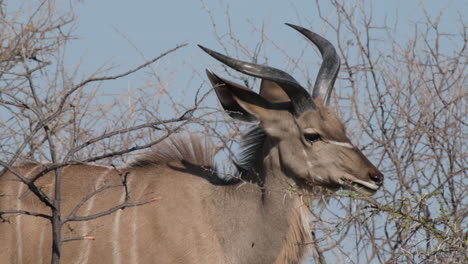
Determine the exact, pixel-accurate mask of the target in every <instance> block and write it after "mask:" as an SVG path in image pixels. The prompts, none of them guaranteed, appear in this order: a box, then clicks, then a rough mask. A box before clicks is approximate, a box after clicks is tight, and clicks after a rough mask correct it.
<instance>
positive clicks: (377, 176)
mask: <svg viewBox="0 0 468 264" xmlns="http://www.w3.org/2000/svg"><path fill="white" fill-rule="evenodd" d="M369 177H370V178H371V180H373V181H374V182H375V184H377V185H378V186H382V184H383V181H384V176H383V174H382V173H381V172H371V173H370V174H369Z"/></svg>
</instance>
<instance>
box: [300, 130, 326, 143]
mask: <svg viewBox="0 0 468 264" xmlns="http://www.w3.org/2000/svg"><path fill="white" fill-rule="evenodd" d="M304 138H305V139H307V141H309V142H311V143H313V142H317V141H319V140H321V139H322V136H320V134H319V133H315V132H314V133H304Z"/></svg>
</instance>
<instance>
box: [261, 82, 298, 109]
mask: <svg viewBox="0 0 468 264" xmlns="http://www.w3.org/2000/svg"><path fill="white" fill-rule="evenodd" d="M260 95H261V96H262V97H263V98H265V99H267V100H268V101H270V102H272V103H285V102H291V99H289V96H288V95H287V94H286V92H285V91H284V90H283V88H281V86H279V85H278V84H277V83H275V82H273V81H269V80H265V79H264V80H262V83H261V84H260Z"/></svg>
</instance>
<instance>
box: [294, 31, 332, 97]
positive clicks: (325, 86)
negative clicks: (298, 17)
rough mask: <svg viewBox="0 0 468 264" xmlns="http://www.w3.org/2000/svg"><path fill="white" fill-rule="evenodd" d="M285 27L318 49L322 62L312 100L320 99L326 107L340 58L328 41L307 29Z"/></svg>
mask: <svg viewBox="0 0 468 264" xmlns="http://www.w3.org/2000/svg"><path fill="white" fill-rule="evenodd" d="M286 25H288V26H290V27H292V28H294V29H295V30H297V31H299V32H300V33H301V34H302V35H304V36H305V37H306V38H308V39H309V40H311V41H312V42H313V43H314V44H315V46H317V48H318V49H319V51H320V54H322V58H323V62H322V65H321V66H320V70H319V73H318V74H317V79H316V80H315V85H314V90H313V92H312V97H313V98H314V99H315V98H317V97H322V98H323V101H324V103H325V105H328V103H329V101H330V95H331V92H332V90H333V85H334V84H335V80H336V76H337V75H338V71H339V70H340V57H339V56H338V54H337V53H336V50H335V47H333V45H332V44H331V43H330V42H329V41H328V40H326V39H324V38H323V37H321V36H320V35H318V34H316V33H314V32H312V31H310V30H308V29H305V28H303V27H300V26H296V25H292V24H288V23H286Z"/></svg>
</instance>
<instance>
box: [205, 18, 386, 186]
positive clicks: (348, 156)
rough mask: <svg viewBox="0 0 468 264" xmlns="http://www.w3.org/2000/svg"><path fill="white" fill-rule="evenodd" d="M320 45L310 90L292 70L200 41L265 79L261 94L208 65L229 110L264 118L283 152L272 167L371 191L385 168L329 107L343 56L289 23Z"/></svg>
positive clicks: (315, 181)
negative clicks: (235, 55) (237, 55)
mask: <svg viewBox="0 0 468 264" xmlns="http://www.w3.org/2000/svg"><path fill="white" fill-rule="evenodd" d="M287 25H289V26H290V27H292V28H294V29H296V30H297V31H299V32H300V33H302V34H303V35H304V36H305V37H307V38H308V39H309V40H311V41H312V42H313V43H314V44H315V45H316V46H317V47H318V49H319V50H320V53H321V54H322V57H323V63H322V65H321V67H320V71H319V73H318V76H317V79H316V82H315V86H314V89H313V92H312V95H311V94H309V92H307V90H306V89H304V88H303V87H302V86H301V85H300V84H299V83H298V82H297V81H296V80H295V79H294V78H293V77H291V76H290V75H289V74H287V73H285V72H283V71H281V70H278V69H275V68H272V67H268V66H263V65H257V64H253V63H248V62H243V61H239V60H236V59H232V58H229V57H227V56H225V55H222V54H220V53H218V52H215V51H212V50H210V49H207V48H205V47H202V46H200V47H201V48H202V49H203V50H204V51H205V52H207V53H208V54H209V55H211V56H212V57H214V58H215V59H217V60H219V61H221V62H222V63H224V64H226V65H227V66H229V67H231V68H233V69H235V70H237V71H239V72H242V73H245V74H248V75H251V76H254V77H258V78H261V79H262V83H261V88H260V94H257V93H255V92H253V91H252V90H250V89H248V88H246V87H243V86H241V85H239V84H236V83H234V82H231V81H228V80H225V79H223V78H221V77H219V76H217V75H215V74H214V73H212V72H210V71H208V70H207V75H208V77H209V79H210V81H211V83H212V84H213V86H214V89H215V91H216V94H217V96H218V98H219V101H220V102H221V104H222V106H223V107H224V109H225V111H226V112H228V113H229V115H230V116H231V117H233V118H236V119H239V120H243V121H248V122H256V121H259V122H260V126H261V127H262V128H263V130H264V131H265V133H266V136H267V138H268V140H269V141H270V142H273V144H272V145H274V147H275V148H277V153H278V156H279V163H280V164H276V165H277V167H276V168H274V169H278V170H281V171H282V172H284V173H285V174H286V175H287V176H289V177H291V178H293V179H295V180H296V181H297V182H302V183H305V184H308V185H311V186H316V185H319V186H323V187H326V188H328V189H331V190H337V189H339V188H344V189H351V190H355V191H358V192H360V193H364V194H373V193H374V192H375V191H376V190H377V189H378V188H379V187H380V186H381V185H382V184H383V175H382V173H381V172H380V171H379V170H378V169H377V168H376V167H375V166H374V165H373V164H372V163H371V162H370V161H369V160H368V159H367V158H366V157H365V156H364V155H363V153H362V152H361V151H360V150H359V149H358V148H356V147H355V146H354V145H353V144H352V143H351V141H350V140H349V138H348V137H347V136H346V132H345V127H344V125H343V123H342V122H341V121H340V119H339V118H338V117H337V115H336V114H335V112H334V111H333V110H332V109H331V108H330V107H328V104H329V101H330V94H331V91H332V89H333V85H334V83H335V79H336V77H337V74H338V71H339V68H340V59H339V57H338V55H337V53H336V51H335V48H334V47H333V45H332V44H331V43H330V42H329V41H328V40H326V39H324V38H322V37H321V36H319V35H317V34H315V33H313V32H311V31H309V30H307V29H305V28H302V27H299V26H295V25H290V24H287Z"/></svg>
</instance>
